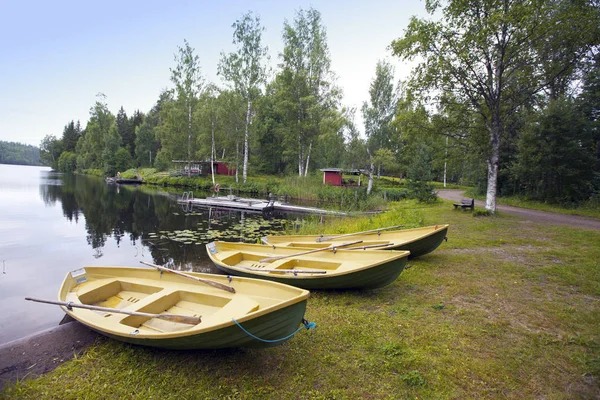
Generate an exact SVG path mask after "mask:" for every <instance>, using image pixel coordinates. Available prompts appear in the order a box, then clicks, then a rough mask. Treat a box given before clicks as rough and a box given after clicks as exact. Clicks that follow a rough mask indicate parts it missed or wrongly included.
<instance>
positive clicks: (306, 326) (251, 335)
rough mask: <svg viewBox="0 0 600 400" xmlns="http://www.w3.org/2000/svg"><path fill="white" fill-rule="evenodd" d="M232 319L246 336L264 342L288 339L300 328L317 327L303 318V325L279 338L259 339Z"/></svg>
mask: <svg viewBox="0 0 600 400" xmlns="http://www.w3.org/2000/svg"><path fill="white" fill-rule="evenodd" d="M231 319H232V320H233V322H235V324H236V325H237V326H239V327H240V329H241V330H243V331H244V332H245V333H246V334H247V335H248V336H250V337H251V338H254V339H256V340H260V341H261V342H265V343H276V342H281V341H284V340H288V339H289V338H291V337H292V336H294V335H295V334H296V333H298V332H300V331H301V330H302V329H314V328H316V327H317V324H316V323H314V322H308V321H307V320H305V319H303V320H302V323H303V324H304V326H301V327H300V328H298V329H296V331H295V332H293V333H292V334H290V335H288V336H286V337H284V338H281V339H274V340H269V339H261V338H259V337H258V336H254V335H253V334H251V333H250V332H248V331H247V330H246V329H245V328H244V327H243V326H242V325H240V323H239V322H237V321H236V320H235V318H231Z"/></svg>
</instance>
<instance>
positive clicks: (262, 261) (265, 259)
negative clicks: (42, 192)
mask: <svg viewBox="0 0 600 400" xmlns="http://www.w3.org/2000/svg"><path fill="white" fill-rule="evenodd" d="M357 243H362V240H357V241H355V242H348V243H342V244H338V245H333V244H332V245H331V246H329V247H323V248H320V249H315V250H309V251H303V252H301V253H295V254H288V255H285V256H276V257H268V258H263V259H262V260H259V261H258V262H259V263H264V262H271V261H275V260H281V259H282V258H289V257H296V256H302V255H304V254H310V253H316V252H319V251H327V250H335V249H337V248H339V247H346V246H352V245H353V244H357Z"/></svg>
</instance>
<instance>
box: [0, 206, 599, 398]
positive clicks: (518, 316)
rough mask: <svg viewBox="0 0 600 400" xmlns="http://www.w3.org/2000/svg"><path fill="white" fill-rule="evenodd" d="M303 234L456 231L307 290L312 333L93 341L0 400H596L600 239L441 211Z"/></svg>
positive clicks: (409, 212)
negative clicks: (182, 343)
mask: <svg viewBox="0 0 600 400" xmlns="http://www.w3.org/2000/svg"><path fill="white" fill-rule="evenodd" d="M326 222H327V224H326V225H325V226H323V225H320V224H317V223H316V222H315V221H312V222H308V223H305V224H304V225H303V226H302V227H301V228H300V229H301V232H303V233H317V232H318V233H345V232H349V231H353V230H366V229H373V228H377V227H381V226H390V225H396V224H402V223H404V224H406V225H407V226H414V225H433V224H441V223H449V224H451V226H450V229H449V234H448V242H445V243H443V244H442V245H441V246H440V248H438V249H437V250H436V251H435V252H433V253H431V254H429V255H426V256H424V257H421V258H420V259H416V260H411V261H410V262H409V265H410V266H411V267H410V268H409V269H407V270H405V271H404V272H403V273H402V274H401V275H400V277H399V279H397V280H396V281H395V282H394V283H393V284H392V285H389V286H387V287H385V288H382V289H378V290H372V291H334V292H328V291H314V292H312V293H311V297H310V299H309V304H308V309H307V313H306V318H307V319H309V320H310V321H314V322H316V324H317V328H316V329H315V330H311V331H301V332H300V333H298V334H297V335H296V336H295V337H294V338H293V339H291V340H289V341H287V342H285V343H284V344H283V345H281V346H278V347H275V348H270V349H263V350H244V349H232V350H220V351H197V352H185V351H181V352H176V351H163V350H156V349H150V348H143V347H135V346H130V345H125V344H122V343H119V342H116V341H112V340H108V339H105V340H101V341H100V342H99V343H98V344H97V345H95V346H94V347H93V348H91V349H90V350H89V351H87V352H86V353H85V354H84V355H83V356H81V357H80V358H78V359H76V360H73V361H69V362H66V363H64V364H63V365H61V366H60V367H59V368H58V369H56V370H55V371H53V372H51V373H49V374H47V375H44V376H41V377H39V378H36V379H32V380H26V381H22V382H19V383H17V384H16V385H13V386H10V387H8V388H7V389H6V390H5V391H4V392H3V393H0V397H2V398H7V399H14V398H36V399H46V398H57V399H58V398H60V399H79V398H87V399H96V398H97V399H104V398H137V399H171V398H173V399H174V398H189V399H192V398H225V399H355V398H366V399H398V398H426V399H431V398H435V399H462V398H469V399H497V398H509V399H529V398H548V399H575V398H590V399H591V398H599V397H600V330H599V329H598V327H599V326H600V262H599V261H598V260H600V246H598V245H597V244H598V243H600V232H598V231H590V230H583V229H576V228H569V227H565V226H560V227H558V226H551V225H541V224H535V223H524V222H522V221H520V220H519V219H518V218H516V217H513V216H509V215H497V216H491V217H483V218H473V217H472V216H471V214H469V213H457V212H454V211H453V210H452V207H451V204H450V202H440V203H438V204H435V205H428V206H424V205H421V204H418V203H415V202H403V203H394V204H393V205H392V208H391V210H390V211H389V212H388V213H385V214H381V215H375V216H368V217H360V218H353V219H347V220H344V221H340V220H339V219H332V220H331V221H326Z"/></svg>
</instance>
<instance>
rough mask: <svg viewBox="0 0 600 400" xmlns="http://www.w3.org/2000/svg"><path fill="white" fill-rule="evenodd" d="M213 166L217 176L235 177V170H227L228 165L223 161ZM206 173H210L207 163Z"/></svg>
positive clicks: (216, 162)
mask: <svg viewBox="0 0 600 400" xmlns="http://www.w3.org/2000/svg"><path fill="white" fill-rule="evenodd" d="M213 165H214V167H215V174H217V175H235V168H232V169H229V164H228V163H226V162H225V161H215V162H214V163H213ZM208 172H209V173H210V162H209V163H208Z"/></svg>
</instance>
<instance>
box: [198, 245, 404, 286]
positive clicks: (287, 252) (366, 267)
mask: <svg viewBox="0 0 600 400" xmlns="http://www.w3.org/2000/svg"><path fill="white" fill-rule="evenodd" d="M299 250H300V249H296V248H294V249H291V248H285V247H280V248H273V246H262V245H256V244H237V243H225V242H213V243H210V244H208V245H207V252H208V255H209V257H210V258H211V260H212V261H213V263H214V264H215V266H216V267H217V268H219V269H220V270H222V271H223V272H225V273H227V274H231V275H237V276H241V277H245V278H259V279H266V280H270V281H273V282H278V283H283V284H286V285H292V286H296V287H299V288H303V289H309V290H312V289H376V288H381V287H384V286H387V285H389V284H391V283H392V282H394V281H395V280H396V279H397V278H398V276H399V275H400V274H401V273H402V271H403V270H404V268H405V267H406V262H407V258H408V254H409V253H408V252H407V251H394V252H375V251H371V250H341V249H340V250H337V251H336V252H332V251H330V250H329V251H322V252H316V253H312V254H309V255H303V256H293V254H294V253H297V252H298V251H299ZM272 256H275V258H277V257H281V258H282V259H283V260H281V261H273V263H271V262H270V261H269V262H264V263H263V262H262V261H264V260H265V259H266V258H269V257H272ZM288 256H289V257H288ZM371 258H372V259H373V260H372V262H369V260H370V259H371ZM232 260H233V261H232ZM361 260H366V261H361ZM350 264H353V265H351V266H349V265H350ZM251 265H255V266H257V267H251ZM290 265H291V266H292V268H298V269H297V270H296V271H295V272H292V271H293V270H290V269H288V268H289V266H290ZM249 266H250V267H249ZM263 267H264V269H262V270H260V268H263ZM278 268H283V269H284V271H287V273H284V272H280V270H279V269H278ZM303 269H304V270H303ZM298 271H299V272H298ZM309 271H321V272H323V273H309ZM303 272H307V273H303Z"/></svg>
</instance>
